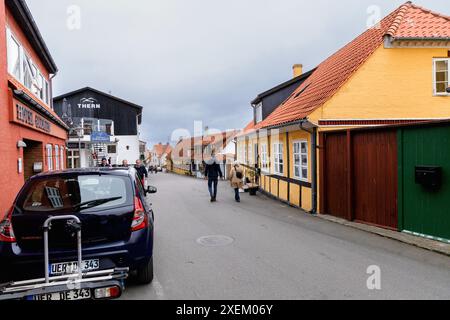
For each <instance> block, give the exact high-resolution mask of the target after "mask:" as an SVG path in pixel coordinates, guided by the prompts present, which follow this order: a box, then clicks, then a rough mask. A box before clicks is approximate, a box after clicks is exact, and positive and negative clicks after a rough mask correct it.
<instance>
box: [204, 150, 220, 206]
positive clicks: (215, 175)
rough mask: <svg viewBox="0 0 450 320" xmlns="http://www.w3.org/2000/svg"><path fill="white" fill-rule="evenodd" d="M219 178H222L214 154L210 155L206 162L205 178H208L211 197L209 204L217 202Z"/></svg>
mask: <svg viewBox="0 0 450 320" xmlns="http://www.w3.org/2000/svg"><path fill="white" fill-rule="evenodd" d="M219 177H220V178H221V179H222V178H223V173H222V169H221V168H220V164H219V161H218V160H217V158H216V155H215V153H214V152H213V153H212V155H211V159H210V160H208V161H206V166H205V178H208V189H209V194H210V195H211V202H216V201H217V187H218V185H219Z"/></svg>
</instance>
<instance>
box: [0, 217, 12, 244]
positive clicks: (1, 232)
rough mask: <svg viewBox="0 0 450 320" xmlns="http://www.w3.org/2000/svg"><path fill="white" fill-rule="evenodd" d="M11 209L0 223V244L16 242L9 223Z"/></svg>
mask: <svg viewBox="0 0 450 320" xmlns="http://www.w3.org/2000/svg"><path fill="white" fill-rule="evenodd" d="M12 212H13V208H11V210H9V212H8V214H7V215H6V217H5V218H4V219H3V221H1V222H0V242H9V243H13V242H16V237H15V236H14V231H13V227H12V223H11V217H12Z"/></svg>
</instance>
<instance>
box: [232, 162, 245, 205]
mask: <svg viewBox="0 0 450 320" xmlns="http://www.w3.org/2000/svg"><path fill="white" fill-rule="evenodd" d="M243 179H244V169H243V168H242V166H241V164H240V163H239V161H235V162H234V165H233V168H232V169H231V172H230V180H231V187H232V188H233V189H234V197H235V200H236V202H241V196H240V194H239V192H240V190H241V189H242V188H243V187H244V181H243Z"/></svg>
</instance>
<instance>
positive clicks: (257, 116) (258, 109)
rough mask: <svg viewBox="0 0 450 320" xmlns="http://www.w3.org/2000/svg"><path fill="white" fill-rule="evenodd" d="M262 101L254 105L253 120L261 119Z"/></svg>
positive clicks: (257, 121)
mask: <svg viewBox="0 0 450 320" xmlns="http://www.w3.org/2000/svg"><path fill="white" fill-rule="evenodd" d="M262 107H263V105H262V103H259V104H258V105H256V106H255V122H256V123H260V122H262V121H263V112H262Z"/></svg>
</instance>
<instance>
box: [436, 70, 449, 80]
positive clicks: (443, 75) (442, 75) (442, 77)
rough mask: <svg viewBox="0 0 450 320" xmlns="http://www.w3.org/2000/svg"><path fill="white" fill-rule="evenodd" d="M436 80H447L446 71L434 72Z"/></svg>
mask: <svg viewBox="0 0 450 320" xmlns="http://www.w3.org/2000/svg"><path fill="white" fill-rule="evenodd" d="M436 81H437V82H444V81H448V72H436Z"/></svg>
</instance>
